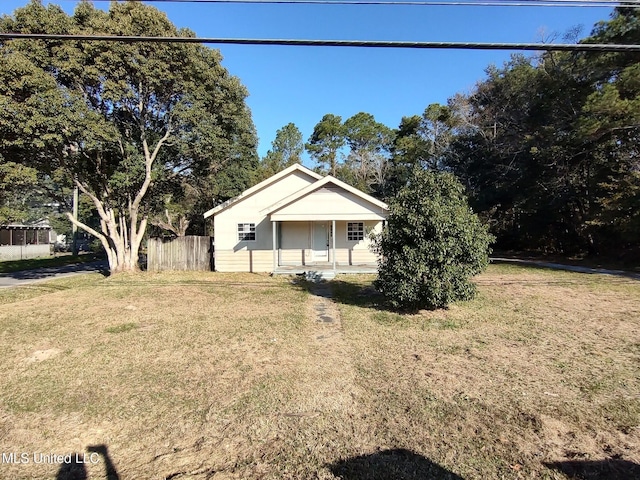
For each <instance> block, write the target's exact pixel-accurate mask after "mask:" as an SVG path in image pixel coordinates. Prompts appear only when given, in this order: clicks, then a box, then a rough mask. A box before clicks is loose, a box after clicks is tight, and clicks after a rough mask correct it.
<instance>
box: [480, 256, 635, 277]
mask: <svg viewBox="0 0 640 480" xmlns="http://www.w3.org/2000/svg"><path fill="white" fill-rule="evenodd" d="M491 262H492V263H518V264H525V265H535V266H537V267H544V268H554V269H556V270H567V271H569V272H578V273H600V274H603V275H618V276H621V277H629V278H635V279H636V280H640V273H633V272H626V271H624V270H609V269H606V268H590V267H580V266H578V265H564V264H561V263H551V262H544V261H541V260H521V259H519V258H491Z"/></svg>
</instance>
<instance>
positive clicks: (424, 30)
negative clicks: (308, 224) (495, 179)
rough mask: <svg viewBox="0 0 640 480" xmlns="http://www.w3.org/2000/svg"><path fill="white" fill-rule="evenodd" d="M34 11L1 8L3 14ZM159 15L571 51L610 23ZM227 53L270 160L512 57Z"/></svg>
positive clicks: (454, 13) (533, 15) (163, 6)
mask: <svg viewBox="0 0 640 480" xmlns="http://www.w3.org/2000/svg"><path fill="white" fill-rule="evenodd" d="M27 3H28V2H27V0H2V2H0V14H11V13H12V12H13V11H14V10H15V9H16V8H18V7H20V6H24V5H25V4H27ZM44 3H57V4H58V5H61V6H62V7H63V8H64V9H65V10H66V11H67V12H69V13H71V12H72V11H73V9H74V6H75V4H76V3H77V2H75V1H68V0H57V1H54V2H47V1H45V2H44ZM95 3H96V5H98V6H101V7H102V8H107V7H108V3H105V2H95ZM153 5H154V6H156V7H157V8H159V9H160V10H162V11H164V12H166V13H167V15H168V16H169V18H170V19H171V20H172V21H173V23H174V24H175V25H177V26H178V27H187V28H189V29H191V30H193V31H195V32H196V34H197V35H198V36H200V37H235V38H304V39H345V40H351V39H353V40H407V41H475V42H538V41H540V39H541V38H542V35H544V37H545V38H548V37H549V36H550V35H552V34H553V33H554V32H555V33H556V34H558V35H559V36H558V39H557V41H562V34H564V33H565V32H566V31H567V30H568V29H569V28H571V27H574V26H576V25H582V27H583V30H582V36H587V35H588V34H589V33H590V31H591V29H592V27H593V25H594V24H595V23H596V22H597V21H599V20H606V19H608V18H609V15H610V13H611V9H608V8H586V7H577V8H576V7H573V8H571V7H562V8H558V7H552V8H542V7H478V6H475V7H462V6H445V7H434V6H420V7H418V6H400V5H392V6H374V5H367V6H354V5H348V6H347V5H256V4H249V5H246V4H245V5H240V4H236V5H229V4H202V3H200V4H197V3H166V2H158V3H154V4H153ZM543 32H544V34H543ZM547 41H548V40H547ZM216 48H217V47H216ZM219 49H220V51H221V52H222V54H223V56H224V62H223V64H224V65H225V67H226V68H227V69H228V70H229V71H230V72H231V73H232V74H234V75H236V76H238V77H239V78H240V79H241V81H242V83H243V84H244V85H245V86H246V87H247V88H248V90H249V93H250V96H249V98H248V99H247V101H248V104H249V107H250V108H251V111H252V114H253V120H254V123H255V125H256V128H257V130H258V136H259V138H260V147H259V153H260V155H261V156H262V155H264V154H265V153H266V151H267V150H268V149H269V148H270V145H271V141H272V140H273V138H274V137H275V133H276V130H278V129H279V128H281V127H282V126H284V125H286V124H287V123H289V122H293V123H295V124H296V125H297V126H298V128H299V129H300V130H301V131H302V134H303V137H304V139H305V141H306V139H307V138H308V137H309V135H311V133H312V132H313V127H314V125H315V124H316V123H317V122H318V121H319V120H320V119H321V118H322V116H323V115H324V114H326V113H333V114H336V115H340V116H342V118H343V119H347V118H348V117H350V116H352V115H354V114H356V113H358V112H361V111H364V112H369V113H371V114H373V115H374V116H375V117H376V119H377V120H378V121H379V122H382V123H384V124H386V125H388V126H389V127H392V128H395V127H397V126H398V124H399V122H400V120H401V118H402V117H403V116H408V115H414V114H421V113H422V112H423V111H424V109H425V108H426V107H427V106H428V105H429V104H431V103H435V102H439V103H446V101H447V98H449V97H451V96H453V95H454V94H455V93H457V92H461V93H465V92H469V91H470V90H471V89H472V88H473V86H474V84H475V83H476V82H477V81H479V80H481V79H482V78H483V77H484V70H485V68H486V67H487V66H488V65H490V64H496V65H502V63H503V62H504V61H506V60H508V58H509V56H510V54H511V53H513V52H506V51H475V50H398V49H370V48H367V49H364V48H332V47H281V46H236V45H223V46H221V47H220V48H219ZM305 163H306V162H305Z"/></svg>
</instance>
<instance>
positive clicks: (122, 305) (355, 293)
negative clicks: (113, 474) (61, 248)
mask: <svg viewBox="0 0 640 480" xmlns="http://www.w3.org/2000/svg"><path fill="white" fill-rule="evenodd" d="M371 281H372V277H367V276H357V277H356V276H354V277H341V278H340V280H339V281H337V282H333V283H332V284H331V287H332V290H333V296H334V299H333V301H327V302H326V303H325V300H326V299H323V300H319V299H318V298H316V297H314V296H313V295H311V294H310V293H309V292H308V290H307V289H306V288H303V286H301V285H300V284H294V283H292V281H291V279H289V278H286V277H278V278H271V277H269V276H266V275H251V274H246V275H244V274H229V275H226V274H212V273H201V272H188V273H176V272H165V273H159V274H155V273H154V274H152V273H145V274H139V275H118V276H115V277H111V278H106V279H105V278H103V277H101V276H99V275H97V276H91V275H88V276H83V279H82V280H78V279H76V278H74V279H66V280H65V282H70V283H61V284H59V285H60V286H61V287H62V288H49V289H48V290H42V289H41V290H38V291H37V295H36V294H35V293H36V291H30V292H32V293H34V295H33V296H29V295H25V296H23V297H19V296H14V297H13V298H11V299H10V301H8V302H6V303H5V304H4V306H3V310H2V312H1V313H0V351H2V352H3V355H2V356H0V368H2V371H3V372H6V373H5V375H4V376H3V377H2V378H1V379H0V451H3V452H30V453H33V452H44V453H47V452H49V453H51V452H53V453H57V454H65V453H75V452H80V453H82V452H84V453H87V455H88V454H89V453H90V452H91V451H98V450H99V448H100V447H99V446H101V445H104V446H106V447H107V448H108V454H109V458H110V459H111V461H112V462H113V468H115V469H116V470H117V472H118V475H119V476H120V478H123V479H124V478H145V479H146V478H174V479H187V478H189V479H204V478H212V479H232V478H233V479H236V478H263V479H275V478H291V479H297V478H319V479H334V478H343V479H370V478H380V479H383V478H407V479H418V478H438V479H440V478H443V479H447V478H448V479H452V480H459V479H461V478H464V479H475V478H478V479H480V478H550V479H554V478H555V479H561V478H567V477H566V475H565V474H564V473H562V472H563V471H567V472H578V473H577V474H576V475H582V476H583V477H587V478H632V476H633V474H635V472H636V471H637V470H636V467H637V464H640V429H639V428H638V427H639V426H640V380H639V378H638V375H637V372H638V363H639V361H640V338H639V337H638V332H639V331H640V282H631V281H621V280H620V279H617V280H615V279H612V278H610V277H604V276H599V275H596V276H593V275H581V274H574V273H567V272H553V271H548V272H547V271H541V270H533V269H527V268H521V267H511V266H492V267H491V268H490V269H489V271H488V272H487V273H486V274H484V275H482V276H480V277H479V278H478V283H479V296H478V298H476V299H475V300H473V301H471V302H466V303H461V304H457V305H454V306H452V307H451V308H450V309H448V310H442V311H435V312H421V313H419V314H416V315H398V314H395V313H393V312H388V311H385V310H381V309H379V308H378V307H377V305H378V303H379V298H377V296H376V294H375V291H373V290H372V289H371ZM60 282H62V280H60ZM51 283H53V282H51ZM47 284H48V283H47ZM47 284H42V285H43V286H44V285H47ZM2 293H4V292H2ZM0 300H1V299H0ZM319 303H322V304H323V305H324V307H323V308H322V309H320V310H322V312H319V310H318V308H319V307H318V304H319ZM317 307H318V308H317ZM321 314H325V315H327V314H328V316H331V317H333V318H334V319H335V320H336V321H334V322H319V321H318V319H319V316H320V315H321ZM34 352H55V354H52V355H49V356H48V358H46V359H44V358H43V357H42V355H44V354H43V353H41V354H40V357H39V358H41V359H42V361H25V359H28V358H32V357H34V355H35V353H34ZM45 356H46V355H45ZM88 449H92V450H88ZM107 467H108V465H107V464H105V461H104V455H102V454H101V456H100V460H99V462H98V463H96V464H86V465H84V466H82V468H84V469H85V470H86V473H87V477H88V478H106V477H107V475H106V474H105V471H106V468H107ZM59 468H60V466H59V465H52V464H46V463H40V464H35V463H33V462H31V463H29V464H17V463H16V464H10V463H9V464H5V465H3V466H2V475H3V476H7V478H16V479H27V478H55V476H56V474H57V472H58V470H59ZM571 469H573V470H571ZM576 469H577V470H576ZM589 475H591V476H589ZM616 475H617V476H616ZM623 475H626V477H625V476H623Z"/></svg>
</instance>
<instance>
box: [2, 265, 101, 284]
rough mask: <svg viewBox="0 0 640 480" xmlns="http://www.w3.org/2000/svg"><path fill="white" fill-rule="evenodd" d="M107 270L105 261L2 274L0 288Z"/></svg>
mask: <svg viewBox="0 0 640 480" xmlns="http://www.w3.org/2000/svg"><path fill="white" fill-rule="evenodd" d="M108 269H109V265H108V263H107V261H106V260H100V261H97V262H90V263H75V264H72V265H62V266H60V267H45V268H36V269H34V270H22V271H20V272H12V273H3V274H1V275H0V288H2V287H15V286H18V285H26V284H28V283H34V282H42V281H44V280H52V279H54V278H61V277H69V276H71V275H78V274H81V273H91V272H103V271H105V270H108Z"/></svg>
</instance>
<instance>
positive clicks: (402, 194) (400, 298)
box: [375, 169, 492, 311]
mask: <svg viewBox="0 0 640 480" xmlns="http://www.w3.org/2000/svg"><path fill="white" fill-rule="evenodd" d="M463 192H464V187H463V186H462V184H461V183H460V182H459V181H458V180H457V179H456V178H455V177H454V176H453V175H452V174H450V173H442V172H433V171H428V170H422V169H415V170H414V171H413V174H412V176H411V178H410V180H409V183H408V185H407V186H405V187H404V188H402V189H401V190H400V191H399V192H398V194H397V196H396V197H395V198H394V199H393V200H392V201H391V203H390V212H389V217H388V220H387V225H386V226H385V228H384V229H383V231H382V233H381V234H380V235H379V236H377V237H376V238H375V248H376V251H377V253H378V254H379V255H380V260H379V275H378V279H377V280H376V282H375V286H376V288H377V289H378V290H379V291H380V292H381V293H382V294H383V295H384V297H385V298H386V300H387V302H388V303H389V305H390V306H391V307H393V308H394V309H398V310H409V311H412V310H413V311H414V310H419V309H422V308H427V309H436V308H444V307H446V306H447V305H449V304H451V303H452V302H455V301H457V300H468V299H470V298H472V297H473V296H474V294H475V286H474V284H473V283H471V281H470V279H471V277H472V276H474V275H476V274H478V273H480V272H481V271H483V270H484V269H485V268H486V267H487V265H488V262H489V259H488V255H489V244H490V243H491V241H492V236H491V235H490V234H489V233H488V231H487V228H486V227H485V226H484V225H483V224H482V223H481V222H480V220H479V218H478V217H477V216H476V215H475V214H474V213H473V212H472V211H471V209H470V208H469V205H468V203H467V199H466V197H465V195H464V193H463Z"/></svg>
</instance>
